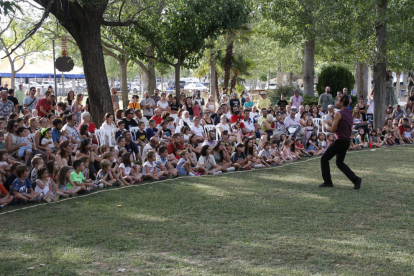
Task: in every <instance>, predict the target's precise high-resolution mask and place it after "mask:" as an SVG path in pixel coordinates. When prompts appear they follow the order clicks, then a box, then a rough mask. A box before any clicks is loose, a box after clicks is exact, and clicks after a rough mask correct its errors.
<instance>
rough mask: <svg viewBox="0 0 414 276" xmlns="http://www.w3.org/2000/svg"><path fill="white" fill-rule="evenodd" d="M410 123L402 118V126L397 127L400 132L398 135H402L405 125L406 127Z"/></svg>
mask: <svg viewBox="0 0 414 276" xmlns="http://www.w3.org/2000/svg"><path fill="white" fill-rule="evenodd" d="M409 123H410V121H409V120H408V118H404V119H402V125H400V126H399V127H398V129H399V130H400V134H401V135H403V134H404V132H405V129H404V128H405V125H408V124H409Z"/></svg>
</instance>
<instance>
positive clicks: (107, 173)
mask: <svg viewBox="0 0 414 276" xmlns="http://www.w3.org/2000/svg"><path fill="white" fill-rule="evenodd" d="M111 166H112V163H111V161H109V160H107V159H104V160H102V161H101V169H100V170H99V172H98V174H97V176H96V180H97V181H98V184H103V186H104V187H106V186H109V187H111V186H119V183H118V182H117V180H116V179H115V178H114V177H113V175H112V172H111ZM121 186H125V185H124V183H121Z"/></svg>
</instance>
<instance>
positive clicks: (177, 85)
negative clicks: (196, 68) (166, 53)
mask: <svg viewBox="0 0 414 276" xmlns="http://www.w3.org/2000/svg"><path fill="white" fill-rule="evenodd" d="M180 68H181V64H180V61H177V63H176V64H175V66H174V69H175V96H176V97H177V99H180V93H181V91H180V90H181V87H180Z"/></svg>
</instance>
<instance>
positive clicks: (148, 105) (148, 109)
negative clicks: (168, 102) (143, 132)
mask: <svg viewBox="0 0 414 276" xmlns="http://www.w3.org/2000/svg"><path fill="white" fill-rule="evenodd" d="M140 105H141V110H142V111H143V115H144V117H145V118H147V120H148V121H149V120H151V117H152V116H154V108H155V107H156V104H155V102H154V100H153V99H151V98H150V96H149V93H148V91H145V92H144V98H143V99H142V101H141V103H140Z"/></svg>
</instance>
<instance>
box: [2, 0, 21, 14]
mask: <svg viewBox="0 0 414 276" xmlns="http://www.w3.org/2000/svg"><path fill="white" fill-rule="evenodd" d="M16 9H17V10H19V11H21V10H22V9H21V8H20V6H19V5H18V4H17V3H15V2H13V1H4V0H0V15H8V14H11V13H15V11H16Z"/></svg>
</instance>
